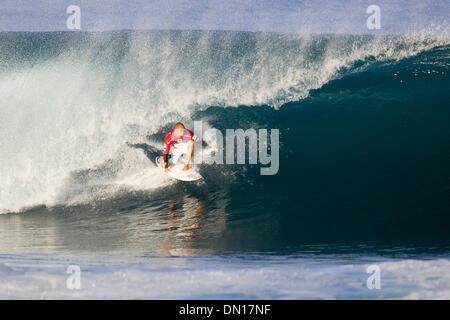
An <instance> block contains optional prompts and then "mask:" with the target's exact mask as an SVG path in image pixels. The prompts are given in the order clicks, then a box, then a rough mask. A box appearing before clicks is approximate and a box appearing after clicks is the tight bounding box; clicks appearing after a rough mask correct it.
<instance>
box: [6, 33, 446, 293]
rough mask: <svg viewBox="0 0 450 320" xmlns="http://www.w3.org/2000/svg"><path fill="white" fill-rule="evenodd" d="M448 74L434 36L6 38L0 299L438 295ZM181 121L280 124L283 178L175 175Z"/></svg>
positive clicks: (209, 168) (239, 168)
mask: <svg viewBox="0 0 450 320" xmlns="http://www.w3.org/2000/svg"><path fill="white" fill-rule="evenodd" d="M449 67H450V42H449V38H448V36H446V35H445V34H444V35H441V36H439V35H436V34H433V35H430V34H428V33H427V32H418V33H416V34H409V35H403V36H401V35H396V36H388V35H374V36H367V35H333V34H321V35H296V34H284V33H263V32H231V31H113V32H90V33H88V32H78V33H69V32H2V33H0V150H1V153H0V278H1V280H0V298H33V299H41V298H42V299H53V298H119V299H120V298H154V299H164V298H192V299H204V298H213V299H215V298H227V299H228V298H231V299H235V298H249V299H261V298H264V299H299V298H302V299H303V298H306V299H308V298H312V299H316V298H318V299H335V298H336V299H345V298H351V299H361V298H364V299H385V298H394V299H397V298H406V299H425V298H431V299H441V298H446V299H448V298H450V278H449V276H448V275H449V274H450V272H449V269H450V259H449V258H450V256H449V252H450V251H449V244H450V232H449V227H450V215H449V208H450V196H449V195H450V166H449V163H450V161H449V160H450V148H449V146H450V126H449V123H450V92H449V84H450V74H449ZM178 121H182V122H184V123H185V124H186V125H187V127H188V128H189V127H192V126H193V123H194V121H201V122H202V123H203V126H204V128H217V129H219V130H220V131H221V132H225V131H226V129H238V128H242V129H244V130H245V129H249V128H255V129H268V130H271V129H279V130H280V146H279V152H280V154H279V161H280V164H279V171H278V173H277V174H276V175H272V176H264V175H261V174H260V168H261V166H260V165H258V164H256V165H248V164H246V165H238V164H234V165H222V164H205V163H203V164H199V165H198V166H197V169H198V170H199V171H200V173H201V174H202V175H203V176H204V178H205V179H204V180H203V181H201V182H195V183H185V182H177V181H174V180H171V179H170V178H168V177H166V176H165V175H164V173H162V172H161V171H160V170H158V169H157V168H155V166H154V165H153V159H154V155H155V154H156V153H157V152H160V151H161V150H162V139H163V137H164V134H165V133H166V132H168V131H169V130H170V129H171V127H172V126H173V124H174V123H176V122H178ZM204 139H205V141H207V142H208V143H209V146H210V147H213V148H214V147H217V141H215V140H214V139H213V138H212V137H210V138H208V137H206V136H205V137H204ZM207 150H208V148H207ZM69 265H77V266H79V267H80V269H81V283H82V285H81V289H80V290H69V289H68V288H67V286H66V280H67V278H68V277H69V275H68V274H67V268H68V266H69ZM372 265H375V266H378V267H379V270H380V272H381V274H380V279H381V280H380V281H381V288H380V289H373V290H370V289H368V287H367V279H368V277H369V276H370V273H368V272H367V271H368V267H369V266H372Z"/></svg>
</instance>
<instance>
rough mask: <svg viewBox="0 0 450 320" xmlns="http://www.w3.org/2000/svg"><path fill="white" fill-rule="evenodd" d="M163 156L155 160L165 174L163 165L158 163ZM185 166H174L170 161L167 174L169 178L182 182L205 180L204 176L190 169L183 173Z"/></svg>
mask: <svg viewBox="0 0 450 320" xmlns="http://www.w3.org/2000/svg"><path fill="white" fill-rule="evenodd" d="M160 157H161V156H157V157H156V158H155V163H156V166H157V167H158V168H160V169H161V170H162V171H164V172H165V168H163V167H162V165H161V164H160V163H159V162H158V159H159V158H160ZM183 167H184V164H181V163H180V164H173V163H170V160H169V170H170V171H169V172H167V173H166V172H165V173H166V174H167V175H168V176H169V177H171V178H174V179H177V180H181V181H197V180H200V179H203V177H202V175H201V174H200V173H198V172H197V171H195V170H194V169H192V168H190V169H189V170H186V171H183Z"/></svg>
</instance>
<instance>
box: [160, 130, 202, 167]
mask: <svg viewBox="0 0 450 320" xmlns="http://www.w3.org/2000/svg"><path fill="white" fill-rule="evenodd" d="M195 140H196V137H195V135H194V133H193V132H192V131H190V130H188V129H186V128H185V127H184V124H182V123H181V122H178V123H177V124H176V125H175V127H174V130H173V131H170V132H169V133H168V134H167V135H166V138H165V139H164V159H162V157H160V158H159V159H158V162H159V163H162V165H163V166H164V168H165V171H166V172H169V171H170V170H169V154H170V151H171V147H172V146H173V149H172V156H171V158H172V162H173V163H174V164H175V163H177V161H178V160H179V159H180V157H181V156H184V155H185V156H186V163H185V165H184V167H183V171H186V170H188V169H189V163H190V162H191V159H192V156H193V154H194V141H195Z"/></svg>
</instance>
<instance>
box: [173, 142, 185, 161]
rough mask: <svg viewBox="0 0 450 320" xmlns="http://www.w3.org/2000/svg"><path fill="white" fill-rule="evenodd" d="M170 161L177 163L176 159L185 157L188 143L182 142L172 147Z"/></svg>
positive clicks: (179, 159)
mask: <svg viewBox="0 0 450 320" xmlns="http://www.w3.org/2000/svg"><path fill="white" fill-rule="evenodd" d="M171 151H172V163H173V164H177V163H178V161H181V160H183V159H186V156H187V153H188V144H187V143H182V144H180V145H178V146H177V147H172V150H171Z"/></svg>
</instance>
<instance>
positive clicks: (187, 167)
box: [183, 163, 189, 171]
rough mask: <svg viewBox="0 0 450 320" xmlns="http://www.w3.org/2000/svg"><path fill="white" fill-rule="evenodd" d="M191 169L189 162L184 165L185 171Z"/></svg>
mask: <svg viewBox="0 0 450 320" xmlns="http://www.w3.org/2000/svg"><path fill="white" fill-rule="evenodd" d="M186 170H189V163H186V164H185V165H184V167H183V171H186Z"/></svg>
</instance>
